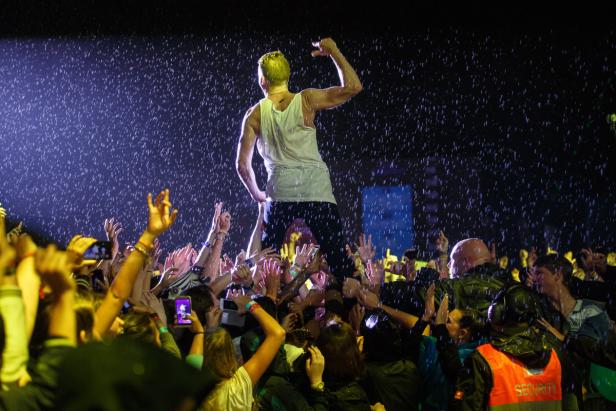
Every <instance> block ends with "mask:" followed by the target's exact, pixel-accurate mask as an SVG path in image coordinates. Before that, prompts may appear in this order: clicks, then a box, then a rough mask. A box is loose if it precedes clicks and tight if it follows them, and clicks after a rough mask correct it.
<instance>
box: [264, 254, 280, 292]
mask: <svg viewBox="0 0 616 411" xmlns="http://www.w3.org/2000/svg"><path fill="white" fill-rule="evenodd" d="M281 274H282V270H281V269H280V266H279V265H278V263H277V262H276V261H275V260H266V261H265V264H263V281H264V282H265V290H266V291H265V292H266V294H265V295H267V296H268V297H270V298H271V299H272V300H273V301H274V302H276V301H277V299H278V292H279V291H280V275H281Z"/></svg>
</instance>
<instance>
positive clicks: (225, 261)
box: [220, 254, 235, 274]
mask: <svg viewBox="0 0 616 411" xmlns="http://www.w3.org/2000/svg"><path fill="white" fill-rule="evenodd" d="M233 267H235V263H234V262H233V260H232V259H231V257H229V256H228V255H227V254H225V255H223V256H222V259H221V260H220V274H225V273H228V272H231V271H232V270H233Z"/></svg>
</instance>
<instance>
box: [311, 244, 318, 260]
mask: <svg viewBox="0 0 616 411" xmlns="http://www.w3.org/2000/svg"><path fill="white" fill-rule="evenodd" d="M318 252H319V246H318V245H314V248H313V249H312V250H311V251H310V260H312V259H313V258H314V256H315V255H317V253H318Z"/></svg>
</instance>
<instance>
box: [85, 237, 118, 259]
mask: <svg viewBox="0 0 616 411" xmlns="http://www.w3.org/2000/svg"><path fill="white" fill-rule="evenodd" d="M112 247H113V243H112V242H111V241H97V242H95V243H94V244H92V245H91V246H90V247H89V248H88V249H87V250H86V251H85V252H84V253H83V259H84V260H111V250H112Z"/></svg>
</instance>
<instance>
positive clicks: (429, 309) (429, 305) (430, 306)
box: [422, 283, 436, 321]
mask: <svg viewBox="0 0 616 411" xmlns="http://www.w3.org/2000/svg"><path fill="white" fill-rule="evenodd" d="M435 290H436V285H435V284H434V283H432V284H430V287H428V290H427V291H426V306H425V308H424V314H423V317H422V320H424V321H432V318H433V317H434V314H435V313H436V309H435V308H434V291H435Z"/></svg>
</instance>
